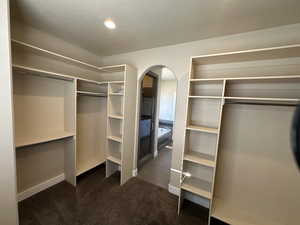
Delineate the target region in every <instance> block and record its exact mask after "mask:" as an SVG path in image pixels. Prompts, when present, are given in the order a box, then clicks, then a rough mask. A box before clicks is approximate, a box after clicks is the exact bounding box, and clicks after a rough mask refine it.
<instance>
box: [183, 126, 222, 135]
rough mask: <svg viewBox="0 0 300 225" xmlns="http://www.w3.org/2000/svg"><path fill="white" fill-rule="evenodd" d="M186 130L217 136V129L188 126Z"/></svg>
mask: <svg viewBox="0 0 300 225" xmlns="http://www.w3.org/2000/svg"><path fill="white" fill-rule="evenodd" d="M186 129H187V130H192V131H198V132H204V133H210V134H218V129H217V128H211V127H203V126H194V125H189V126H188V127H187V128H186Z"/></svg>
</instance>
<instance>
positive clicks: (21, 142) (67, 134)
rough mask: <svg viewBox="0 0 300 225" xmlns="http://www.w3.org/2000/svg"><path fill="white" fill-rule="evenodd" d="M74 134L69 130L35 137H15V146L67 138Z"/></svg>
mask: <svg viewBox="0 0 300 225" xmlns="http://www.w3.org/2000/svg"><path fill="white" fill-rule="evenodd" d="M73 136H75V134H74V133H70V132H54V134H50V135H44V136H40V137H38V136H36V137H22V138H20V137H19V138H18V137H16V147H17V148H20V147H25V146H30V145H36V144H42V143H46V142H50V141H56V140H60V139H64V138H69V137H73Z"/></svg>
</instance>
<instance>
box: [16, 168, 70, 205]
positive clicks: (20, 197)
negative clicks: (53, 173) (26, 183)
mask: <svg viewBox="0 0 300 225" xmlns="http://www.w3.org/2000/svg"><path fill="white" fill-rule="evenodd" d="M64 180H65V174H64V173H62V174H60V175H58V176H57V177H53V178H51V179H49V180H47V181H45V182H43V183H40V184H38V185H35V186H33V187H31V188H28V189H27V190H25V191H23V192H21V193H19V194H18V201H19V202H20V201H23V200H25V199H26V198H29V197H31V196H33V195H35V194H37V193H39V192H41V191H43V190H46V189H47V188H49V187H52V186H53V185H55V184H58V183H60V182H62V181H64Z"/></svg>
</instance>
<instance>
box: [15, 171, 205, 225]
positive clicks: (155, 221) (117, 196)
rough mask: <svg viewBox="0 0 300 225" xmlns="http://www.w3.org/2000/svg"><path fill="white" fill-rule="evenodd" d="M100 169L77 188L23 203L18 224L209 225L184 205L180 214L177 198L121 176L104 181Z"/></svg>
mask: <svg viewBox="0 0 300 225" xmlns="http://www.w3.org/2000/svg"><path fill="white" fill-rule="evenodd" d="M104 175H105V169H104V167H103V166H102V167H98V168H96V169H94V170H93V171H91V172H89V173H88V174H85V175H84V176H83V177H80V178H79V179H78V186H77V188H74V187H72V186H71V185H69V184H67V183H66V182H62V183H60V184H57V185H55V186H53V187H51V188H49V189H47V190H45V191H43V192H40V193H38V194H36V195H34V196H33V197H31V198H29V199H26V200H24V201H22V202H21V203H19V217H20V225H206V224H207V210H205V209H203V208H201V207H199V206H197V205H195V204H193V203H190V202H188V201H186V202H185V204H184V206H183V209H182V212H181V214H180V216H178V215H177V197H176V196H174V195H172V194H170V193H168V191H167V190H165V189H163V188H160V187H157V186H155V185H153V184H150V183H147V182H145V181H143V180H140V179H138V178H132V179H131V180H130V181H128V182H127V183H126V184H125V185H123V186H120V185H119V174H115V175H113V176H111V177H110V178H108V179H104Z"/></svg>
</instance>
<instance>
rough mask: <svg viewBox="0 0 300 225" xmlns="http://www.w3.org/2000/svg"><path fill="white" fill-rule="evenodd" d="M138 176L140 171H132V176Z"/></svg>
mask: <svg viewBox="0 0 300 225" xmlns="http://www.w3.org/2000/svg"><path fill="white" fill-rule="evenodd" d="M137 175H138V169H137V168H135V169H133V170H132V176H133V177H136V176H137Z"/></svg>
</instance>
